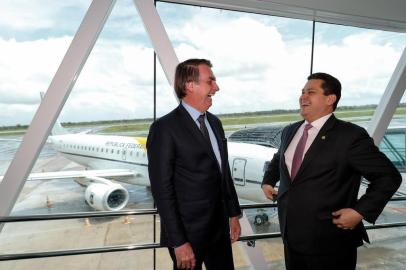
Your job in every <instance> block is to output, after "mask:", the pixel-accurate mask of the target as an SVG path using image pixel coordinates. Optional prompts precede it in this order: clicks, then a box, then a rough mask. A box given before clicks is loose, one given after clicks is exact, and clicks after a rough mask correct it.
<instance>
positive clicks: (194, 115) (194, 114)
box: [181, 100, 206, 121]
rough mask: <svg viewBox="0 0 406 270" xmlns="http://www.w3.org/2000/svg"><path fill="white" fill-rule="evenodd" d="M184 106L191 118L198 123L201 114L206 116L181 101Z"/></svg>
mask: <svg viewBox="0 0 406 270" xmlns="http://www.w3.org/2000/svg"><path fill="white" fill-rule="evenodd" d="M181 104H182V106H183V107H184V108H185V109H186V111H187V112H188V113H189V114H190V116H191V117H192V119H193V120H195V121H197V118H199V116H200V115H201V114H206V113H205V112H204V113H201V112H199V111H198V110H196V109H195V108H193V107H192V106H190V105H189V104H187V103H186V102H185V101H183V100H182V101H181Z"/></svg>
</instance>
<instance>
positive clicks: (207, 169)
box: [147, 105, 241, 249]
mask: <svg viewBox="0 0 406 270" xmlns="http://www.w3.org/2000/svg"><path fill="white" fill-rule="evenodd" d="M207 120H208V121H209V123H210V126H211V128H212V130H213V132H214V134H215V136H216V138H217V143H218V145H219V150H220V155H221V164H222V168H221V170H220V168H219V164H218V162H217V159H216V157H215V155H214V152H213V150H212V146H211V144H210V142H208V141H207V140H205V139H204V137H203V134H202V133H201V131H200V130H199V128H198V126H197V124H196V123H195V121H194V120H193V119H192V117H191V116H190V114H189V113H188V112H187V111H186V109H185V108H184V107H183V105H179V106H178V107H177V108H176V109H174V110H173V111H172V112H170V113H169V114H167V115H165V116H163V117H162V118H160V119H159V120H157V121H155V122H154V123H153V124H152V126H151V128H150V132H149V135H148V140H147V150H148V171H149V178H150V181H151V188H152V194H153V197H154V200H155V203H156V205H157V208H158V212H159V215H160V217H161V244H162V245H164V246H169V247H177V246H180V245H182V244H184V243H185V242H190V243H191V244H192V247H193V248H194V249H196V248H202V247H206V246H208V245H210V244H211V243H213V242H214V241H215V240H216V239H217V238H218V237H220V236H224V234H229V226H228V224H229V223H228V218H229V217H234V216H238V215H240V214H241V210H240V207H239V203H238V198H237V194H236V191H235V188H234V185H233V181H232V178H231V173H230V168H229V164H228V153H227V140H226V138H225V136H224V130H223V128H222V125H221V122H220V120H219V119H218V118H217V117H215V116H214V115H212V114H211V113H209V112H207Z"/></svg>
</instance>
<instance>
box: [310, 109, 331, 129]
mask: <svg viewBox="0 0 406 270" xmlns="http://www.w3.org/2000/svg"><path fill="white" fill-rule="evenodd" d="M332 114H333V113H329V114H327V115H325V116H323V117H320V118H319V119H317V120H315V121H313V122H311V123H310V124H312V127H314V128H316V129H317V130H320V129H321V128H322V127H323V126H324V124H325V123H326V122H327V120H328V119H329V118H330V116H331V115H332ZM308 123H309V122H307V121H305V123H304V124H308Z"/></svg>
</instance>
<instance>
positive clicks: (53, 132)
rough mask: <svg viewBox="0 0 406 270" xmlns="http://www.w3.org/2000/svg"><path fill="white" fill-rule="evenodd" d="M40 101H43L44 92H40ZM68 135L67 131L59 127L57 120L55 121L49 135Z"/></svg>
mask: <svg viewBox="0 0 406 270" xmlns="http://www.w3.org/2000/svg"><path fill="white" fill-rule="evenodd" d="M40 95H41V101H42V100H43V99H44V95H45V93H44V92H40ZM63 134H68V131H67V130H66V129H65V128H64V127H63V126H62V125H61V123H60V122H59V120H58V119H56V122H55V125H54V127H53V128H52V130H51V135H63Z"/></svg>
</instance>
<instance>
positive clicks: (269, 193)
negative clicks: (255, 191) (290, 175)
mask: <svg viewBox="0 0 406 270" xmlns="http://www.w3.org/2000/svg"><path fill="white" fill-rule="evenodd" d="M262 191H263V192H264V194H265V196H266V197H267V198H268V199H270V200H271V201H273V200H274V198H276V197H275V196H277V195H278V191H277V190H275V189H274V188H273V187H272V186H271V185H267V184H264V185H262Z"/></svg>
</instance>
